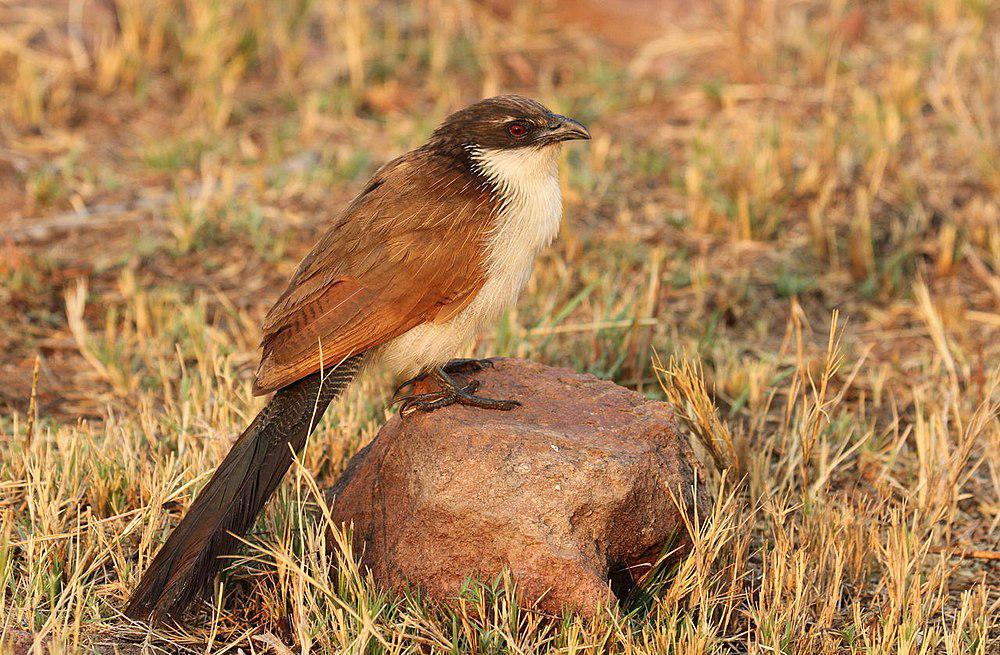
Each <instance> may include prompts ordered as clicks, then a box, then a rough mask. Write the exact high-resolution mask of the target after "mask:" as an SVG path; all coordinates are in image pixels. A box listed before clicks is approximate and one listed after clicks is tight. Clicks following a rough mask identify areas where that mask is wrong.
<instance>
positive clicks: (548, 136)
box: [542, 114, 590, 143]
mask: <svg viewBox="0 0 1000 655" xmlns="http://www.w3.org/2000/svg"><path fill="white" fill-rule="evenodd" d="M547 128H548V131H547V132H545V133H544V134H543V135H542V138H544V139H545V140H546V141H549V142H552V143H557V142H559V141H574V140H576V139H584V140H586V139H589V138H590V131H589V130H587V128H586V127H585V126H584V124H583V123H581V122H580V121H578V120H574V119H572V118H569V117H568V116H561V115H559V114H549V123H548V125H547Z"/></svg>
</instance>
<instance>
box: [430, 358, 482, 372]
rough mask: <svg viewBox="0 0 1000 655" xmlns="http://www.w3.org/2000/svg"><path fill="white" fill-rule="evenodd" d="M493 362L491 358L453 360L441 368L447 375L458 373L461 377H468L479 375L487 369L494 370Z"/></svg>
mask: <svg viewBox="0 0 1000 655" xmlns="http://www.w3.org/2000/svg"><path fill="white" fill-rule="evenodd" d="M493 364H494V362H493V360H492V359H489V358H483V359H452V360H450V361H449V362H448V363H447V364H445V365H444V366H442V367H441V368H442V369H443V370H444V372H445V373H447V374H449V375H452V374H454V373H458V374H460V375H468V374H469V373H478V372H479V371H482V370H484V369H487V368H493Z"/></svg>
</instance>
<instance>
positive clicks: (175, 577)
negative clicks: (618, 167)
mask: <svg viewBox="0 0 1000 655" xmlns="http://www.w3.org/2000/svg"><path fill="white" fill-rule="evenodd" d="M587 139H590V132H589V131H588V130H587V128H586V127H585V126H584V125H583V124H582V123H580V122H579V121H577V120H574V119H572V118H569V117H566V116H562V115H560V114H556V113H554V112H552V111H550V110H549V109H547V108H546V107H545V106H544V105H542V104H541V103H539V102H537V101H535V100H533V99H530V98H526V97H523V96H518V95H501V96H496V97H491V98H486V99H483V100H480V101H478V102H475V103H473V104H471V105H468V106H466V107H465V108H463V109H460V110H458V111H456V112H455V113H453V114H451V115H449V116H448V117H447V118H445V119H444V121H443V122H442V123H441V124H440V125H439V126H438V127H437V128H436V129H435V130H434V131H433V133H432V134H431V136H430V138H429V139H428V140H427V142H426V143H424V144H423V145H422V146H420V147H418V148H416V149H415V150H412V151H410V152H407V153H406V154H404V155H401V156H399V157H397V158H396V159H393V160H392V161H390V162H388V163H387V164H385V165H383V166H382V167H381V168H379V169H378V170H377V171H376V172H375V173H374V175H373V176H372V177H371V179H370V180H369V181H368V182H367V184H365V186H364V188H363V190H362V191H361V192H360V194H358V196H357V197H356V198H354V200H353V201H351V202H350V204H348V205H347V207H346V208H345V209H343V210H342V211H341V212H340V213H339V214H338V215H336V217H335V218H334V219H333V220H332V221H331V223H330V225H329V227H328V228H327V230H326V231H325V232H324V234H323V235H322V236H321V237H320V239H319V241H318V242H317V243H316V244H315V246H314V247H313V248H312V250H311V251H310V252H309V253H308V254H307V255H306V257H305V258H304V259H303V260H302V261H301V263H300V264H299V266H298V268H297V270H296V271H295V273H294V274H293V275H292V277H291V280H290V281H289V283H288V286H287V288H286V289H285V290H284V292H283V293H282V294H281V295H280V296H279V297H278V299H277V301H276V302H275V303H274V305H273V306H272V307H271V309H270V311H268V312H267V314H266V316H265V318H264V322H263V326H262V334H263V337H262V341H261V349H262V354H261V359H260V364H259V366H258V368H257V371H256V375H255V378H254V382H253V393H254V394H255V395H267V394H273V395H272V396H271V398H270V400H269V401H268V402H267V403H266V405H265V406H264V408H263V409H262V410H261V411H260V413H258V414H257V416H256V417H255V418H254V419H253V421H252V422H251V423H250V425H249V426H248V427H247V428H246V430H245V431H244V432H243V433H242V434H241V435H240V436H239V437H238V438H237V440H236V441H235V443H234V444H233V446H232V448H231V450H230V451H229V453H228V454H227V455H226V457H225V458H224V459H223V461H222V463H221V464H220V465H219V466H218V468H217V469H216V470H215V472H214V474H213V476H212V477H211V479H210V480H209V482H208V483H207V484H206V485H205V486H204V488H202V490H201V491H200V493H199V494H198V495H197V496H196V498H195V500H194V501H193V502H192V504H191V506H190V508H189V509H188V511H187V513H186V514H185V515H184V517H183V518H182V519H181V521H180V523H178V525H177V526H176V528H175V529H174V530H173V532H172V533H171V534H170V536H169V537H168V538H167V540H166V542H165V543H164V544H163V546H162V547H161V548H160V549H159V551H158V552H157V554H156V556H155V557H154V558H153V560H152V561H151V563H150V564H149V566H148V567H147V569H146V571H145V572H144V574H143V575H142V576H141V579H140V581H139V583H138V585H137V586H136V587H135V589H134V590H133V592H132V594H131V595H130V597H129V599H128V602H127V603H126V606H125V609H124V614H125V615H126V616H127V617H129V618H131V619H136V620H148V621H153V622H160V621H163V620H166V619H174V620H181V619H182V617H183V615H184V612H185V611H186V610H187V609H189V608H190V606H191V603H192V602H193V601H194V600H196V599H197V598H198V597H199V596H201V595H202V594H204V593H205V592H207V591H208V590H209V589H210V587H211V583H212V581H213V580H214V578H215V576H216V574H217V573H218V572H219V569H220V568H221V566H222V564H223V562H224V561H225V559H226V558H231V557H232V556H233V555H234V554H236V553H237V551H238V549H239V546H240V544H241V537H242V536H243V535H245V534H246V533H247V531H248V530H249V529H250V528H251V526H252V524H253V521H254V520H255V518H256V517H257V515H258V514H259V513H260V511H261V510H262V508H263V507H264V504H265V503H266V502H267V500H268V498H269V497H270V496H271V495H272V494H273V492H274V491H275V489H276V488H277V486H278V484H279V483H280V482H281V479H282V478H283V477H284V475H285V473H286V472H287V470H288V468H289V467H290V466H291V463H292V461H293V458H294V457H295V455H296V454H297V453H298V452H299V451H300V450H301V449H302V448H303V447H304V445H305V443H306V440H307V438H308V436H309V434H310V433H311V432H312V430H313V429H314V428H315V426H316V424H317V423H318V422H319V420H320V418H321V417H322V415H323V413H324V412H325V411H326V408H327V406H328V405H329V404H330V403H331V402H332V401H333V400H334V399H335V398H337V397H338V396H340V395H341V394H342V392H343V390H344V389H345V387H347V385H348V384H349V383H350V382H351V381H352V380H353V379H355V378H356V377H357V376H359V375H360V374H362V373H364V372H366V371H367V370H369V369H371V368H376V367H377V368H380V369H382V370H387V371H389V372H390V374H392V375H393V376H394V378H395V379H396V380H401V379H405V380H406V381H405V382H404V383H403V384H401V385H399V387H397V390H396V399H397V403H398V404H399V405H400V413H401V414H403V415H404V416H408V415H409V414H411V413H413V412H420V411H425V412H426V411H433V410H435V409H439V408H441V407H445V406H447V405H451V404H454V403H459V404H463V405H469V406H473V407H478V408H483V409H489V410H500V411H502V410H512V409H514V408H516V407H517V406H518V405H519V404H520V403H519V401H518V400H516V399H494V398H487V397H482V396H479V395H477V394H476V391H477V390H478V388H479V384H478V382H477V381H475V380H474V379H469V378H470V376H471V375H472V374H473V373H475V372H477V371H480V370H482V369H483V368H485V367H487V366H489V365H490V363H491V362H490V360H488V359H487V360H482V359H453V357H454V356H455V355H456V354H458V353H459V352H461V351H462V350H463V349H466V348H469V347H470V346H471V345H472V344H473V343H474V342H475V339H476V337H477V336H478V335H479V334H480V333H481V332H482V331H483V330H484V329H486V328H487V327H489V326H490V324H492V323H494V322H495V321H496V320H498V319H499V318H500V316H501V315H502V314H503V312H504V311H506V310H507V309H509V308H510V307H512V306H513V305H514V303H515V301H516V300H517V298H518V296H519V295H520V293H521V291H522V290H523V288H524V286H525V284H526V283H527V281H528V279H529V277H530V275H531V271H532V268H533V266H534V261H535V258H536V256H537V255H538V253H539V252H540V251H541V250H542V249H543V248H544V247H546V246H547V245H549V244H550V243H551V242H552V240H553V239H554V238H555V236H556V234H557V232H558V230H559V225H560V222H561V217H562V192H561V189H560V183H559V175H558V164H559V153H560V150H561V147H562V145H563V144H564V143H565V142H567V141H573V140H587ZM428 377H430V378H432V379H433V380H435V381H436V383H437V385H438V386H439V389H438V390H436V391H430V392H426V393H420V394H416V393H403V390H404V389H408V390H410V391H412V389H413V385H414V384H415V382H417V381H418V380H421V379H424V378H428Z"/></svg>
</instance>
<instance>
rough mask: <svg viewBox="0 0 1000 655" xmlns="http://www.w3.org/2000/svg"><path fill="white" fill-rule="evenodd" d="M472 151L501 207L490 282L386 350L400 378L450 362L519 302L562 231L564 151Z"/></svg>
mask: <svg viewBox="0 0 1000 655" xmlns="http://www.w3.org/2000/svg"><path fill="white" fill-rule="evenodd" d="M471 152H472V157H473V161H475V162H476V163H477V164H478V165H479V167H480V170H481V172H482V173H483V174H484V175H485V176H486V177H487V178H488V179H489V181H490V183H491V185H492V186H493V189H494V192H495V193H496V195H497V197H498V198H500V199H501V201H502V205H501V208H500V210H499V212H498V213H497V222H496V225H495V226H494V227H493V229H492V230H491V231H490V233H489V236H488V240H487V243H486V263H487V270H486V283H485V284H484V285H483V288H482V289H480V291H479V293H478V294H477V295H476V297H475V298H474V299H473V300H472V302H471V303H469V306H468V307H466V308H465V309H464V310H462V311H461V312H460V313H459V314H458V315H457V316H455V318H453V319H451V320H450V321H447V322H445V323H426V324H424V325H418V326H417V327H415V328H413V329H412V330H410V331H409V332H406V333H405V334H402V335H400V336H399V337H397V338H396V339H393V340H392V341H390V342H388V343H386V344H385V345H384V346H383V347H382V348H381V349H380V352H379V357H378V358H379V359H380V360H381V361H382V362H383V363H384V364H385V366H386V367H387V368H388V369H389V370H390V371H391V372H393V373H394V374H397V375H400V376H411V375H416V374H417V373H419V372H420V371H421V370H422V369H425V368H428V367H431V366H436V365H438V364H441V363H444V362H446V361H447V360H449V359H451V358H452V357H454V356H456V354H458V353H460V352H461V351H462V350H464V349H465V348H467V347H468V346H469V345H471V343H472V342H473V341H474V340H475V338H476V336H477V335H478V334H479V333H480V332H481V331H482V330H483V329H485V328H488V327H490V326H492V325H493V324H494V323H495V322H496V321H497V319H499V318H500V316H501V314H503V312H504V311H506V310H507V309H509V308H510V307H511V306H513V304H514V303H515V302H516V301H517V298H518V296H519V295H520V294H521V291H522V290H523V289H524V285H525V284H526V283H527V282H528V278H529V277H531V269H532V266H533V265H534V263H535V257H536V256H537V255H538V252H539V251H540V250H541V249H542V248H544V247H545V246H547V245H549V244H550V243H551V242H552V240H553V239H554V238H555V236H556V234H557V233H558V232H559V219H560V217H561V216H562V193H561V191H560V189H559V175H558V167H557V164H558V157H559V146H558V145H552V146H547V147H545V148H541V149H535V148H523V149H516V150H485V149H478V148H477V149H472V150H471Z"/></svg>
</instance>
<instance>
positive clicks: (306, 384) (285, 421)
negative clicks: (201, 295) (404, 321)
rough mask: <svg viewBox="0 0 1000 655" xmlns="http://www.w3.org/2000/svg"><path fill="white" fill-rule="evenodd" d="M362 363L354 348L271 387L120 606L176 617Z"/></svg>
mask: <svg viewBox="0 0 1000 655" xmlns="http://www.w3.org/2000/svg"><path fill="white" fill-rule="evenodd" d="M360 366H361V356H360V355H356V356H354V357H351V358H350V359H348V360H346V361H344V362H343V363H341V364H340V365H339V366H338V367H337V368H335V369H333V370H331V371H326V372H323V373H322V374H321V373H314V374H312V375H310V376H308V377H306V378H303V379H301V380H299V381H298V382H295V383H293V384H290V385H288V386H287V387H284V388H283V389H280V390H278V391H277V392H276V393H275V394H274V397H273V398H272V399H271V401H270V402H269V403H268V404H267V406H266V407H264V409H262V410H261V411H260V413H259V414H257V417H256V418H255V419H254V420H253V422H252V423H251V424H250V426H249V427H248V428H247V429H246V430H245V431H244V432H243V434H242V435H240V438H239V439H237V440H236V443H235V444H233V448H232V450H230V451H229V454H228V455H226V458H225V459H224V460H223V461H222V464H220V465H219V468H218V469H216V471H215V475H213V476H212V479H211V480H209V481H208V484H207V485H205V488H204V489H202V491H201V493H200V494H198V497H197V498H195V500H194V503H192V505H191V509H189V510H188V513H187V514H186V515H185V516H184V518H183V519H181V522H180V524H178V526H177V527H176V528H175V529H174V531H173V533H172V534H171V535H170V537H169V538H168V539H167V541H166V543H165V544H163V547H162V548H160V551H159V552H158V553H157V554H156V557H155V558H153V562H152V564H150V565H149V568H148V569H147V570H146V573H145V574H144V575H143V576H142V580H141V581H140V582H139V586H138V587H136V589H135V591H134V592H132V597H131V598H129V601H128V605H126V607H125V614H126V616H129V617H131V618H134V619H148V618H152V619H153V620H160V619H163V618H166V617H176V618H179V617H180V615H181V613H182V612H183V611H184V609H185V607H186V606H187V605H188V604H189V603H190V602H191V601H192V600H194V599H195V598H196V597H197V596H198V595H199V594H201V593H202V592H203V591H204V590H205V589H206V588H207V587H208V586H209V584H210V583H211V581H212V579H213V578H214V577H215V574H216V572H218V570H219V568H220V567H221V566H222V564H223V561H224V560H223V559H220V558H225V557H226V556H229V555H233V554H235V553H236V551H237V549H238V548H239V545H240V541H239V539H238V538H237V537H236V536H234V535H238V536H243V535H245V534H246V533H247V531H248V530H249V529H250V527H251V526H252V525H253V521H254V519H255V518H256V517H257V514H259V513H260V510H261V509H262V508H263V507H264V503H266V502H267V499H268V498H269V497H270V496H271V494H272V493H274V490H275V489H276V488H277V486H278V483H280V482H281V479H282V478H283V477H284V475H285V472H286V471H287V470H288V467H289V466H291V464H292V457H293V453H298V452H299V451H300V450H301V449H302V447H303V446H304V445H305V442H306V438H307V437H308V436H309V433H311V432H312V430H313V428H314V427H315V426H316V423H318V422H319V419H320V418H321V417H322V416H323V412H325V411H326V408H327V405H329V404H330V401H331V400H333V399H334V398H336V397H337V396H338V395H340V393H341V391H343V389H344V387H346V386H347V384H348V383H349V382H350V381H351V380H352V379H353V378H354V376H355V375H356V374H357V372H358V369H359V368H360Z"/></svg>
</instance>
